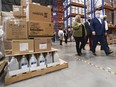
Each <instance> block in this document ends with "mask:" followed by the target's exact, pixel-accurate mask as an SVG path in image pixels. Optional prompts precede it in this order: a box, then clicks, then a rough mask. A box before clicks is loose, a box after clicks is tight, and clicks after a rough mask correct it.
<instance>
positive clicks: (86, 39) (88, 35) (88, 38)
mask: <svg viewBox="0 0 116 87" xmlns="http://www.w3.org/2000/svg"><path fill="white" fill-rule="evenodd" d="M90 21H91V19H90V17H88V20H87V21H86V22H85V23H84V25H85V28H86V31H87V36H86V37H85V44H84V48H83V49H85V45H86V44H87V41H88V40H89V47H90V50H92V39H91V32H90Z"/></svg>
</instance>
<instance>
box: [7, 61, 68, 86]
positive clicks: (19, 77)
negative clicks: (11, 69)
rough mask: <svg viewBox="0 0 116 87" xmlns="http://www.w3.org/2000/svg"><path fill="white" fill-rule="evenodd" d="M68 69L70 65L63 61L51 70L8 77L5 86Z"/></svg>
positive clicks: (50, 68) (46, 69)
mask: <svg viewBox="0 0 116 87" xmlns="http://www.w3.org/2000/svg"><path fill="white" fill-rule="evenodd" d="M67 67H68V63H67V62H65V61H63V60H62V63H61V64H59V65H56V66H52V67H49V68H45V69H42V70H36V71H32V72H27V73H23V74H20V75H16V76H12V77H9V76H8V75H7V76H6V78H5V85H9V84H12V83H15V82H18V81H22V80H25V79H29V78H32V77H35V76H39V75H44V74H47V73H50V72H54V71H57V70H61V69H64V68H67Z"/></svg>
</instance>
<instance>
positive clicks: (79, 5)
mask: <svg viewBox="0 0 116 87" xmlns="http://www.w3.org/2000/svg"><path fill="white" fill-rule="evenodd" d="M63 4H64V9H65V11H64V23H65V29H70V30H72V29H71V28H72V22H73V21H74V17H75V16H76V15H78V14H79V15H80V16H81V18H82V21H83V22H84V17H85V16H84V13H85V10H84V9H86V6H85V5H84V0H65V1H64V3H63Z"/></svg>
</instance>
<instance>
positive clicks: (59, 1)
mask: <svg viewBox="0 0 116 87" xmlns="http://www.w3.org/2000/svg"><path fill="white" fill-rule="evenodd" d="M63 11H64V7H63V0H53V22H54V29H55V31H56V33H57V31H58V28H59V27H62V26H63V27H64V22H63V16H64V13H63Z"/></svg>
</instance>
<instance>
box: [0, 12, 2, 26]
mask: <svg viewBox="0 0 116 87" xmlns="http://www.w3.org/2000/svg"><path fill="white" fill-rule="evenodd" d="M0 25H2V13H1V12H0Z"/></svg>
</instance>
